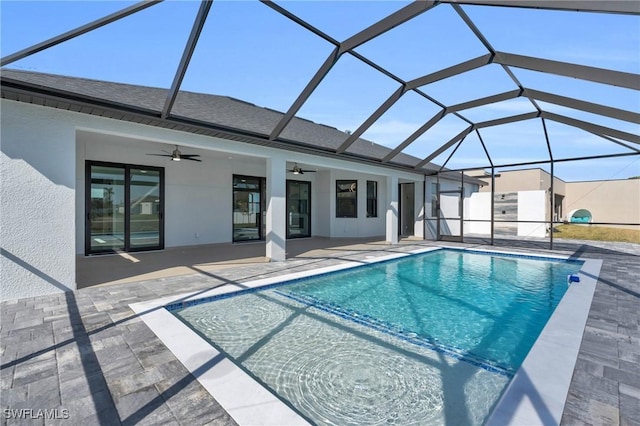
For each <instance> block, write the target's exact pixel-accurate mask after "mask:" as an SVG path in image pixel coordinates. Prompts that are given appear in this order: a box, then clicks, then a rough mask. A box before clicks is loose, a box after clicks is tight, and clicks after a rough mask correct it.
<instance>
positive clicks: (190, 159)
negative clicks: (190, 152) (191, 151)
mask: <svg viewBox="0 0 640 426" xmlns="http://www.w3.org/2000/svg"><path fill="white" fill-rule="evenodd" d="M189 157H190V156H185V155H183V156H182V157H181V158H182V159H183V160H189V161H197V162H198V163H202V160H198V159H197V158H189Z"/></svg>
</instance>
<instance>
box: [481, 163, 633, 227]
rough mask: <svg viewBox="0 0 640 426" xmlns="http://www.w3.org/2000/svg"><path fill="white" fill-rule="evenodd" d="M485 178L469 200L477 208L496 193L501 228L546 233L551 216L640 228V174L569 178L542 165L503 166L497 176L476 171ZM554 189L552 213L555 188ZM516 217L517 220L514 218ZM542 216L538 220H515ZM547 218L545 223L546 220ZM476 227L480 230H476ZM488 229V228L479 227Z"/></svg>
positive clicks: (561, 220)
mask: <svg viewBox="0 0 640 426" xmlns="http://www.w3.org/2000/svg"><path fill="white" fill-rule="evenodd" d="M473 175H474V176H476V177H477V178H478V179H481V180H483V181H485V182H486V185H484V186H482V187H480V189H479V193H478V194H475V195H474V196H473V197H471V199H470V200H469V203H471V204H472V205H473V207H470V209H472V211H473V210H475V212H476V214H477V213H478V211H479V210H481V209H482V207H481V206H479V205H478V200H480V199H485V200H486V199H490V198H488V197H490V193H491V192H492V190H493V193H494V218H495V221H496V222H495V229H496V232H500V233H506V234H508V233H512V234H517V235H519V236H538V237H544V236H545V234H546V233H547V232H548V229H549V222H550V221H551V220H553V221H554V222H556V223H557V222H572V223H592V224H600V225H603V226H614V227H627V228H631V229H637V227H638V225H639V224H640V179H615V180H599V181H580V182H565V181H564V180H562V179H560V178H558V177H557V176H554V178H553V187H552V185H551V174H550V173H549V172H547V171H545V170H543V169H540V168H531V169H521V170H510V171H502V172H500V173H499V174H497V175H496V176H495V177H494V182H495V187H494V188H493V189H492V187H491V185H492V180H491V177H490V176H486V175H484V174H483V173H480V174H478V173H476V174H473ZM552 191H553V194H554V199H555V201H554V203H553V215H551V213H550V212H551V211H552V205H551V198H550V197H551V193H552ZM510 221H514V222H510ZM515 221H537V222H538V223H517V224H516V223H515ZM545 222H546V223H545ZM476 231H477V230H476ZM478 233H488V232H478Z"/></svg>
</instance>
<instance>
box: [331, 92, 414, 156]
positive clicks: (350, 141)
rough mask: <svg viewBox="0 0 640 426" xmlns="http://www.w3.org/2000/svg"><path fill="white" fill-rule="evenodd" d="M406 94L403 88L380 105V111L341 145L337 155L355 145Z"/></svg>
mask: <svg viewBox="0 0 640 426" xmlns="http://www.w3.org/2000/svg"><path fill="white" fill-rule="evenodd" d="M405 92H406V88H405V86H401V87H399V88H398V89H397V90H396V91H395V92H393V93H392V94H391V96H389V97H388V98H387V100H386V101H384V102H383V103H382V105H380V106H379V107H378V109H376V110H375V111H374V113H373V114H371V115H370V116H369V118H367V119H366V120H365V121H364V123H362V124H361V125H360V127H358V128H357V129H356V130H355V131H354V132H353V133H351V134H350V135H349V137H348V138H347V139H346V140H345V141H344V142H343V143H342V145H340V146H339V147H338V149H336V153H337V154H342V153H343V152H345V151H346V150H347V148H349V147H350V146H351V144H353V143H354V142H355V141H356V140H357V139H358V138H359V137H360V136H361V135H362V134H363V133H364V132H366V131H367V129H368V128H369V127H371V126H372V125H373V123H375V122H376V121H378V119H379V118H380V117H382V115H384V113H385V112H387V111H388V110H389V108H391V107H392V106H393V104H395V103H396V102H397V101H398V99H400V98H401V97H402V95H404V94H405Z"/></svg>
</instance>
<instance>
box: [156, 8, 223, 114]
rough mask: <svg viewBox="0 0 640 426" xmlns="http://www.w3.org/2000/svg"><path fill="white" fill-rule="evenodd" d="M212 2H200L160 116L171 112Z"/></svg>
mask: <svg viewBox="0 0 640 426" xmlns="http://www.w3.org/2000/svg"><path fill="white" fill-rule="evenodd" d="M212 4H213V0H202V3H200V8H199V9H198V14H197V15H196V19H195V21H194V22H193V27H192V28H191V33H190V34H189V39H188V40H187V45H186V46H185V48H184V51H183V52H182V58H181V59H180V64H179V65H178V70H177V71H176V74H175V76H174V77H173V83H171V88H170V89H169V93H168V94H167V99H166V101H165V103H164V107H163V108H162V113H161V114H160V116H161V117H162V118H167V117H168V116H169V114H170V113H171V108H173V103H174V102H175V101H176V96H178V90H180V85H181V84H182V80H183V79H184V75H185V73H186V72H187V67H188V66H189V62H190V61H191V56H192V55H193V51H194V50H195V48H196V44H197V43H198V39H199V38H200V33H201V32H202V28H203V27H204V23H205V22H206V20H207V15H208V14H209V10H210V9H211V5H212Z"/></svg>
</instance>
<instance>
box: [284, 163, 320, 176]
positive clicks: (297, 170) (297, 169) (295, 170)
mask: <svg viewBox="0 0 640 426" xmlns="http://www.w3.org/2000/svg"><path fill="white" fill-rule="evenodd" d="M287 171H288V172H289V173H293V174H294V175H303V174H305V173H315V172H316V170H303V169H302V168H300V166H298V163H296V164H295V165H294V166H293V168H292V169H289V170H287Z"/></svg>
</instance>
